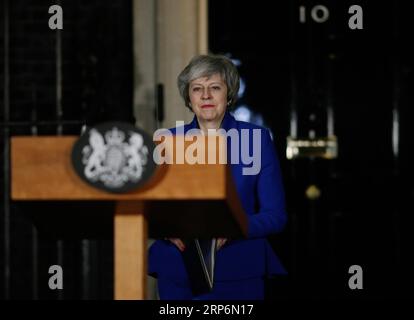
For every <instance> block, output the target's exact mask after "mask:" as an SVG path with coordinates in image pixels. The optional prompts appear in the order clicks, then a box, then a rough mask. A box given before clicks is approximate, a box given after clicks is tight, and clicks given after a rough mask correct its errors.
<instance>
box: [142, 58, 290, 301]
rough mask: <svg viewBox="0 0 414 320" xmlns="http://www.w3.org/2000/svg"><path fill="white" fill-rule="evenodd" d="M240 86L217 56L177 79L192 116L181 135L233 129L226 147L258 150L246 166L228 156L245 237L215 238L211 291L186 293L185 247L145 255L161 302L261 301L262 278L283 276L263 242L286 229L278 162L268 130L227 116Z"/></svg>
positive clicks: (177, 243)
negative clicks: (233, 137) (243, 216)
mask: <svg viewBox="0 0 414 320" xmlns="http://www.w3.org/2000/svg"><path fill="white" fill-rule="evenodd" d="M239 82H240V78H239V74H238V71H237V69H236V67H235V66H234V65H233V63H232V62H231V61H230V60H229V59H228V58H226V57H224V56H218V55H200V56H196V57H194V58H193V59H192V60H191V61H190V63H189V64H188V66H186V67H185V68H184V70H183V71H182V72H181V73H180V75H179V76H178V88H179V91H180V94H181V96H182V97H183V99H184V102H185V105H186V106H187V107H188V108H189V109H190V110H191V111H192V112H194V114H195V116H194V119H193V121H192V122H191V123H189V124H187V125H185V126H184V133H186V132H187V131H188V130H190V129H197V128H198V129H200V130H201V131H202V132H203V133H205V134H207V133H208V130H209V129H219V128H221V129H224V130H226V132H228V131H229V130H231V129H235V130H237V132H239V133H240V134H239V137H242V139H239V140H238V141H236V142H235V141H233V140H232V141H231V143H239V148H238V149H239V156H240V155H241V153H242V152H244V151H245V150H253V151H255V150H259V153H258V154H257V153H256V154H253V155H254V157H255V158H254V159H252V160H253V162H251V163H249V164H243V163H242V162H240V161H239V162H237V161H232V159H231V157H234V154H231V155H230V152H229V154H228V160H229V158H230V163H231V171H232V174H233V179H234V181H235V184H236V188H237V192H238V195H239V198H240V200H241V203H242V205H243V208H244V210H245V212H246V214H247V215H248V237H247V238H246V239H243V240H231V239H223V238H221V239H218V241H217V247H218V248H219V250H218V252H217V255H216V262H215V282H214V287H213V290H212V291H211V292H209V293H207V294H203V295H200V296H193V295H192V291H191V289H190V284H189V279H188V275H187V272H186V268H185V265H184V262H183V258H182V255H181V251H184V250H185V245H184V243H183V242H182V241H181V240H180V239H176V238H174V239H168V240H158V241H156V242H155V243H154V244H153V245H152V246H151V248H150V251H149V274H150V275H152V276H155V277H157V278H158V291H159V296H160V299H162V300H164V299H168V300H179V299H186V300H191V299H216V300H220V299H229V300H236V299H263V298H264V279H265V278H266V277H268V276H272V275H277V274H279V275H280V274H286V271H285V269H284V267H283V266H282V264H281V263H280V261H279V259H278V257H277V256H276V255H275V253H274V252H273V250H272V248H271V246H270V244H269V243H268V241H267V240H266V237H267V236H269V235H271V234H274V233H277V232H280V231H281V230H282V229H283V228H284V226H285V224H286V212H285V201H284V191H283V186H282V178H281V173H280V168H279V162H278V159H277V156H276V152H275V149H274V146H273V142H272V140H271V137H270V134H269V132H268V130H267V129H265V128H262V127H260V126H256V125H253V124H250V123H247V122H242V121H237V120H236V119H235V118H234V117H233V116H232V115H231V114H230V113H229V109H230V108H231V107H232V106H233V105H234V103H235V101H236V99H237V93H238V89H239ZM173 131H175V130H174V129H173ZM246 133H248V135H246ZM243 137H248V138H247V139H243ZM258 137H259V138H258ZM254 143H256V144H259V148H257V147H258V146H257V145H256V146H254ZM242 144H248V145H245V146H242ZM246 147H248V148H246ZM239 159H240V157H239ZM241 159H243V158H241ZM233 160H234V159H233ZM257 162H259V164H258V163H257ZM257 165H258V166H257ZM253 167H254V168H253Z"/></svg>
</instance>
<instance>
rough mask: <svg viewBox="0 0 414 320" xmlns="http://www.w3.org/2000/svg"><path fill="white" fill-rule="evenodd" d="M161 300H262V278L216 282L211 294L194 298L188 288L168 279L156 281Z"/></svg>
mask: <svg viewBox="0 0 414 320" xmlns="http://www.w3.org/2000/svg"><path fill="white" fill-rule="evenodd" d="M158 293H159V295H160V299H161V300H263V299H264V280H263V278H251V279H243V280H233V281H216V282H215V283H214V288H213V290H212V291H211V292H209V293H207V294H203V295H199V296H196V297H194V296H193V295H192V293H191V289H190V287H189V286H185V285H180V284H178V283H175V282H173V281H171V280H169V279H162V278H159V279H158Z"/></svg>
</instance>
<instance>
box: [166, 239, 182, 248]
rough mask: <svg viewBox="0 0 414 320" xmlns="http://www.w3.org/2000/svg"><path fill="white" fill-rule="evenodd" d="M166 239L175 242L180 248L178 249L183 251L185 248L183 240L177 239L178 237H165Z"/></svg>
mask: <svg viewBox="0 0 414 320" xmlns="http://www.w3.org/2000/svg"><path fill="white" fill-rule="evenodd" d="M166 240H169V241H171V242H172V243H174V244H175V246H176V247H177V248H178V249H179V250H180V251H184V250H185V245H184V242H183V241H182V240H181V239H179V238H166Z"/></svg>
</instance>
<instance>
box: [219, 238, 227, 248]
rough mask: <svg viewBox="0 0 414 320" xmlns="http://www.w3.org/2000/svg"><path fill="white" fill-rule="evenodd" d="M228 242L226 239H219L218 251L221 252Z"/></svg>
mask: <svg viewBox="0 0 414 320" xmlns="http://www.w3.org/2000/svg"><path fill="white" fill-rule="evenodd" d="M226 242H227V239H226V238H217V250H219V249H220V248H221V247H222V246H224V244H225V243H226Z"/></svg>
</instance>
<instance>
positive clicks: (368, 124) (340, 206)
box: [0, 0, 414, 299]
mask: <svg viewBox="0 0 414 320" xmlns="http://www.w3.org/2000/svg"><path fill="white" fill-rule="evenodd" d="M53 4H54V3H53ZM353 4H358V5H360V6H361V7H362V8H363V13H364V15H363V26H364V28H363V30H350V29H349V28H348V19H349V17H350V16H351V15H350V14H349V13H348V8H349V7H350V5H353ZM50 5H51V3H50V2H49V1H45V0H40V1H27V0H13V1H10V0H1V1H0V8H1V9H0V13H1V15H0V43H1V44H0V57H1V63H0V83H1V87H2V89H1V92H2V99H1V100H0V123H1V127H0V129H1V132H0V141H2V146H3V147H2V148H0V153H1V159H0V162H1V165H0V167H1V168H2V171H1V174H0V193H1V194H2V198H1V209H0V220H1V222H0V227H1V229H0V230H1V231H0V235H1V239H0V245H1V247H0V272H1V277H0V289H1V292H0V298H3V299H112V291H113V287H112V285H113V284H112V274H113V270H112V269H113V267H112V264H113V257H112V250H113V248H112V242H111V239H110V237H102V236H99V235H96V236H94V237H90V238H88V239H84V240H81V239H80V238H76V237H68V236H67V235H65V237H64V238H62V236H56V233H54V232H50V231H46V230H45V229H44V228H42V225H39V226H38V227H37V228H35V227H34V225H33V219H32V216H33V212H39V211H40V212H43V213H44V217H45V219H44V220H46V221H47V222H48V225H49V226H54V225H57V227H56V228H57V229H58V225H59V223H58V222H57V221H54V220H55V218H54V215H53V213H54V212H56V210H60V212H63V211H65V212H66V213H70V212H76V211H77V210H78V209H77V208H76V205H74V206H72V207H68V206H67V205H65V206H63V207H62V206H61V207H59V208H56V207H55V206H54V205H52V206H49V207H45V206H44V205H41V204H39V203H31V204H29V205H21V204H17V203H13V202H11V201H10V199H9V182H10V181H9V169H8V138H9V136H11V135H21V134H42V135H43V134H57V133H61V134H79V133H80V130H81V126H82V125H83V124H87V125H90V124H95V123H98V122H101V121H104V120H109V119H110V120H123V121H128V122H131V123H133V122H134V119H133V114H132V70H133V67H132V37H131V36H132V35H131V21H132V17H131V12H132V10H131V1H130V0H112V1H109V0H100V1H98V0H89V1H81V0H71V1H67V0H66V1H60V5H61V6H62V7H63V8H64V32H61V33H60V37H61V42H62V68H61V76H62V82H63V84H64V85H63V87H62V110H63V114H62V115H59V114H58V112H57V111H56V89H55V88H56V69H57V68H56V63H57V62H56V37H57V32H51V30H50V29H49V28H48V27H47V24H46V23H45V21H47V20H48V19H49V16H50V15H49V14H48V13H47V12H48V7H49V6H50ZM301 5H304V6H305V7H306V9H307V20H306V23H300V22H299V6H301ZM314 5H324V6H326V7H327V8H328V9H329V13H330V17H329V19H328V20H327V21H326V22H324V23H316V22H315V21H313V20H312V19H311V18H310V16H309V12H310V10H311V8H312V7H313V6H314ZM411 7H412V6H411V5H409V4H408V2H403V1H392V2H390V3H388V4H387V5H381V3H379V2H378V1H356V2H355V1H352V2H351V1H297V0H294V1H283V2H275V3H271V2H268V1H255V2H251V1H230V0H210V1H209V47H210V50H211V51H212V52H214V53H224V54H229V55H230V56H231V57H232V58H235V59H239V60H240V61H241V63H242V64H241V66H240V67H239V69H240V73H241V75H242V77H243V78H244V80H245V81H246V93H245V95H244V97H243V98H242V100H240V101H239V104H247V105H249V106H250V107H251V109H252V110H253V111H254V112H257V113H260V114H261V115H263V118H264V120H265V123H266V125H267V126H269V127H270V128H271V129H272V132H273V134H274V141H275V146H276V148H277V151H278V155H279V158H280V161H281V166H282V172H283V179H284V183H285V188H286V196H287V209H288V217H289V223H288V225H287V228H286V229H285V231H284V232H282V233H281V234H279V235H276V236H273V237H271V238H270V240H271V243H272V245H273V247H274V249H275V251H276V252H277V253H278V254H279V256H280V257H281V259H282V261H283V263H284V264H285V265H286V267H287V269H288V271H289V276H288V277H287V279H274V280H270V281H269V282H268V290H267V298H268V299H274V298H280V297H287V298H297V297H304V298H350V299H354V298H355V299H371V298H390V297H404V298H406V297H411V296H412V293H411V292H412V290H411V287H412V285H413V284H414V281H413V276H412V275H411V273H412V270H413V267H414V266H413V263H411V262H410V260H412V259H411V257H410V256H411V251H412V250H411V244H412V243H413V241H412V239H411V228H412V225H413V224H412V223H413V218H412V214H413V212H414V208H413V203H414V201H413V200H414V189H413V187H412V182H411V181H412V176H413V171H412V170H411V168H410V164H411V163H413V151H412V149H413V142H412V141H411V140H410V137H412V136H413V129H412V126H411V125H410V121H411V119H413V111H412V108H411V106H412V105H413V93H412V92H413V57H414V55H413V49H412V46H410V41H411V32H412V31H411V30H412V22H411V21H412V19H411V15H412V10H411ZM7 26H8V27H7ZM7 53H8V54H7ZM328 105H331V106H332V108H333V111H334V119H335V130H334V132H335V135H336V136H337V138H338V147H339V154H338V158H336V159H334V160H324V159H319V158H304V159H295V160H287V159H286V157H285V152H286V137H287V136H289V122H290V118H289V116H290V112H291V111H292V108H295V109H296V110H297V113H298V135H299V136H301V137H305V138H306V137H307V135H308V131H309V130H310V129H312V130H314V131H315V132H316V134H317V136H325V135H326V119H327V116H326V110H327V106H328ZM120 106H122V107H120ZM393 114H394V115H395V114H396V115H398V133H399V147H398V150H397V151H398V152H396V153H394V152H393V145H392V128H393V127H392V125H393ZM312 119H313V120H312ZM69 120H70V121H74V122H72V123H69V122H67V121H69ZM30 121H49V123H43V124H42V125H37V126H34V125H31V124H30V123H28V122H30ZM56 121H58V122H56ZM62 121H63V122H62ZM65 121H66V122H65ZM22 122H25V123H23V124H24V125H22ZM58 124H60V125H61V126H60V127H61V128H62V129H61V130H60V131H59V129H58ZM310 185H315V186H317V187H318V188H319V189H320V190H321V196H320V197H319V198H318V199H316V200H310V199H308V198H307V197H306V195H305V190H306V189H307V188H308V186H310ZM91 205H92V204H91ZM101 209H102V208H101ZM101 209H99V208H98V210H101ZM91 211H96V208H95V209H93V208H92V207H91ZM101 219H102V221H100V223H102V225H108V223H109V224H110V219H111V218H110V214H108V215H105V214H103V215H102V217H101ZM60 223H62V222H60ZM56 228H55V229H56ZM74 228H76V226H74ZM52 230H53V228H52ZM53 264H60V265H62V266H63V267H64V270H65V280H64V286H65V287H64V290H63V291H59V292H55V291H52V290H50V289H49V288H48V286H47V283H48V278H49V274H48V273H47V269H48V267H49V266H50V265H53ZM351 265H360V266H361V267H362V269H363V271H364V278H363V279H364V289H363V290H350V289H349V287H348V279H349V277H350V274H348V268H349V267H350V266H351Z"/></svg>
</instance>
